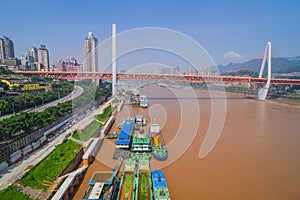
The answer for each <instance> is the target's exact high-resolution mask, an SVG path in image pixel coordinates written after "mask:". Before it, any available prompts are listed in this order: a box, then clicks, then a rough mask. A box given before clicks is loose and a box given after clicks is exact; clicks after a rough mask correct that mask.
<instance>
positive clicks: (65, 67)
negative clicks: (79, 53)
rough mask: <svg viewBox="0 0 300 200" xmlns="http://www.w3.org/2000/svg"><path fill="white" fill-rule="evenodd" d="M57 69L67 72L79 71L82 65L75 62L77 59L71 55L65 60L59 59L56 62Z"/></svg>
mask: <svg viewBox="0 0 300 200" xmlns="http://www.w3.org/2000/svg"><path fill="white" fill-rule="evenodd" d="M57 70H58V71H67V72H72V71H73V72H81V71H82V65H80V64H78V63H77V60H76V59H75V58H74V57H71V58H69V59H67V60H60V61H58V63H57Z"/></svg>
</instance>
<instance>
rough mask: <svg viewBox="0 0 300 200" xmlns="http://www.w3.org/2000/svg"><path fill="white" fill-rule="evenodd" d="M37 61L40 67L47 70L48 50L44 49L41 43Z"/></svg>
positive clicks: (48, 64) (48, 62)
mask: <svg viewBox="0 0 300 200" xmlns="http://www.w3.org/2000/svg"><path fill="white" fill-rule="evenodd" d="M38 62H39V63H41V64H42V68H43V69H44V71H49V67H50V61H49V52H48V50H47V49H46V47H45V45H41V47H40V48H39V49H38Z"/></svg>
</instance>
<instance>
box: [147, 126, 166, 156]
mask: <svg viewBox="0 0 300 200" xmlns="http://www.w3.org/2000/svg"><path fill="white" fill-rule="evenodd" d="M149 132H150V134H151V139H152V155H153V157H154V158H155V159H157V160H159V161H163V160H166V159H167V158H168V149H167V145H166V144H165V141H164V138H163V136H162V134H161V130H160V126H159V124H158V123H157V122H153V123H151V125H150V128H149Z"/></svg>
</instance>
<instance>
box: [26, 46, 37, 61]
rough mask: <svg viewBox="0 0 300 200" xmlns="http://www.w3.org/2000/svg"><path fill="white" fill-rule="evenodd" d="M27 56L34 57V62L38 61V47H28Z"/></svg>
mask: <svg viewBox="0 0 300 200" xmlns="http://www.w3.org/2000/svg"><path fill="white" fill-rule="evenodd" d="M26 56H27V57H32V59H33V62H38V52H37V48H36V47H31V48H30V49H27V51H26Z"/></svg>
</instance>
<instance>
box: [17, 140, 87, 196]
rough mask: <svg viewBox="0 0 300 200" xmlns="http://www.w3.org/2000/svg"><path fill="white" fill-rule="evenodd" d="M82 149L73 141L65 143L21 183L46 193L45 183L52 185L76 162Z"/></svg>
mask: <svg viewBox="0 0 300 200" xmlns="http://www.w3.org/2000/svg"><path fill="white" fill-rule="evenodd" d="M80 147H81V146H80V145H79V144H77V143H75V142H73V141H71V140H66V141H64V142H63V143H62V144H60V145H58V146H56V148H55V149H54V151H53V152H52V153H50V154H49V155H48V156H47V157H46V158H45V159H44V160H42V161H41V162H40V163H39V164H38V165H36V166H35V167H33V168H32V169H31V170H30V171H29V172H28V173H27V174H26V175H25V176H24V177H23V178H22V180H21V181H22V182H23V183H24V184H25V185H29V186H31V187H33V188H37V189H42V190H43V191H45V190H46V189H47V188H48V186H45V185H43V183H52V182H53V181H54V180H55V179H56V178H57V176H58V175H59V174H60V173H61V172H62V171H63V170H64V169H65V168H66V167H67V166H68V165H69V164H70V163H71V162H72V161H73V160H74V158H75V156H76V154H77V152H78V150H79V149H80Z"/></svg>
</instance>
